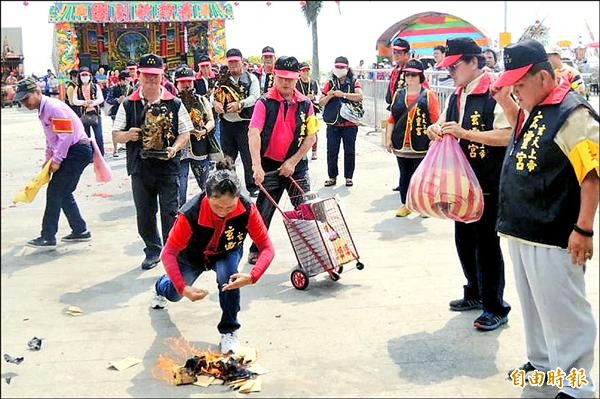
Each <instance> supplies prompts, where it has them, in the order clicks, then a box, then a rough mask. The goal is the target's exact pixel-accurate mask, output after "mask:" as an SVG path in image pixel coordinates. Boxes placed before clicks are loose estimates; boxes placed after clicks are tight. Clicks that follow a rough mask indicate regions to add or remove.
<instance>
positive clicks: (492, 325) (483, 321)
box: [473, 311, 508, 331]
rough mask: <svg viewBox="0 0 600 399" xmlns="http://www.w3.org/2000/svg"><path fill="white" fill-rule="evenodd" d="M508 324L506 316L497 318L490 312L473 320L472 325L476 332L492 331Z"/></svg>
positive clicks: (497, 316)
mask: <svg viewBox="0 0 600 399" xmlns="http://www.w3.org/2000/svg"><path fill="white" fill-rule="evenodd" d="M506 323H508V316H506V315H505V316H499V315H497V314H494V313H492V312H488V311H485V312H483V313H482V314H481V316H479V317H478V318H476V319H475V321H474V322H473V325H474V326H475V328H476V329H478V330H483V331H492V330H495V329H496V328H498V327H500V326H501V325H503V324H506Z"/></svg>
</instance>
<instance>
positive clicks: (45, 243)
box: [27, 237, 56, 249]
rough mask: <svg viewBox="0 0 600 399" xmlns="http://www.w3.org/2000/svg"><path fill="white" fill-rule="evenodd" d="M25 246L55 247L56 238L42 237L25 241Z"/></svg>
mask: <svg viewBox="0 0 600 399" xmlns="http://www.w3.org/2000/svg"><path fill="white" fill-rule="evenodd" d="M27 246H28V247H32V248H48V249H51V248H56V240H45V239H43V238H42V237H38V238H35V239H33V240H29V241H27Z"/></svg>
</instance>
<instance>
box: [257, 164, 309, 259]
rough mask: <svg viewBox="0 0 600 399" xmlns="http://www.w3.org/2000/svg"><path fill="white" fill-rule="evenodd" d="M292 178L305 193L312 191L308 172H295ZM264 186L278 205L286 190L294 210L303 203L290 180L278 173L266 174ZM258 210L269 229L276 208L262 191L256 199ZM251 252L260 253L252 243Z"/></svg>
mask: <svg viewBox="0 0 600 399" xmlns="http://www.w3.org/2000/svg"><path fill="white" fill-rule="evenodd" d="M292 178H293V179H294V180H296V182H297V183H298V184H299V185H300V187H302V190H303V191H304V192H307V191H310V180H309V177H308V170H301V171H298V172H294V174H293V175H292ZM262 185H263V187H264V189H265V190H267V192H268V193H269V195H270V196H271V197H273V199H274V200H275V202H277V203H279V200H280V199H281V196H282V195H283V191H284V190H285V191H287V193H288V197H290V202H291V203H292V205H293V206H294V208H296V207H297V206H298V205H300V204H301V203H302V194H301V193H300V192H299V191H298V189H297V188H296V186H295V185H294V184H293V183H292V182H291V180H290V179H289V178H287V177H284V176H281V175H279V174H278V172H277V171H273V172H268V173H266V174H265V180H264V181H263V183H262ZM256 208H258V213H260V216H261V217H262V219H263V222H265V226H267V229H268V228H269V226H270V225H271V219H272V218H273V214H274V213H275V206H274V205H273V204H272V203H271V201H269V199H268V198H267V196H266V195H265V193H263V192H262V191H259V193H258V198H257V199H256ZM250 252H251V253H257V252H258V247H257V246H256V244H254V243H252V246H251V247H250Z"/></svg>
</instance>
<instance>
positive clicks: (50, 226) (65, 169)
mask: <svg viewBox="0 0 600 399" xmlns="http://www.w3.org/2000/svg"><path fill="white" fill-rule="evenodd" d="M91 159H92V146H91V145H89V144H74V145H72V146H71V147H70V148H69V152H68V153H67V157H66V158H65V159H63V161H62V163H61V165H60V168H59V169H58V170H57V171H56V173H54V174H53V175H52V179H50V183H48V190H47V191H46V210H45V211H44V218H43V219H42V232H41V234H40V235H41V236H42V238H44V239H46V240H49V241H54V240H55V239H56V232H57V231H58V219H59V218H60V210H61V209H62V211H63V212H64V213H65V216H66V217H67V221H68V222H69V226H70V227H71V230H72V231H73V233H75V234H79V233H83V232H84V231H86V230H87V227H86V224H85V220H83V218H82V217H81V214H80V213H79V208H78V207H77V203H76V202H75V197H73V192H74V191H75V189H76V188H77V184H78V183H79V178H80V177H81V174H82V173H83V170H84V169H85V167H86V166H88V165H89V164H90V162H91Z"/></svg>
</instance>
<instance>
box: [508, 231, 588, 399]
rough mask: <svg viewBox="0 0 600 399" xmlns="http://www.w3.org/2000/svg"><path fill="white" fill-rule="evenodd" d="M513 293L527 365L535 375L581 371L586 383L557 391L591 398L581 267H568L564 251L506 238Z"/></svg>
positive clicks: (564, 387)
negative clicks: (520, 316) (517, 303)
mask: <svg viewBox="0 0 600 399" xmlns="http://www.w3.org/2000/svg"><path fill="white" fill-rule="evenodd" d="M508 248H509V250H510V257H511V259H512V263H513V266H514V270H515V280H516V287H517V293H518V294H519V299H520V301H521V308H522V310H523V320H524V326H525V339H526V344H527V357H528V360H529V361H530V362H531V364H533V365H534V366H535V367H536V368H537V369H539V370H540V371H544V372H547V371H549V370H556V369H557V367H560V368H561V369H562V370H563V371H564V372H565V374H566V375H569V373H570V372H571V369H572V368H575V369H577V370H579V369H584V370H585V376H586V379H587V381H588V384H587V385H583V386H582V387H581V388H580V389H577V388H576V387H575V388H572V387H571V386H570V385H569V382H568V380H567V379H566V378H565V380H564V385H563V388H562V389H561V391H562V392H564V393H566V394H568V395H571V396H573V397H576V398H593V397H594V390H595V388H594V381H592V375H591V371H592V366H593V365H594V344H595V340H596V333H597V328H596V322H595V321H594V316H593V314H592V307H591V305H590V303H589V302H588V300H587V298H586V296H585V279H584V273H585V271H584V268H583V267H582V266H578V265H574V264H573V263H572V262H571V256H570V255H569V254H568V253H567V251H566V250H565V249H560V248H546V247H540V246H535V245H530V244H527V243H523V242H520V241H517V240H514V239H510V238H509V239H508Z"/></svg>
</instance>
